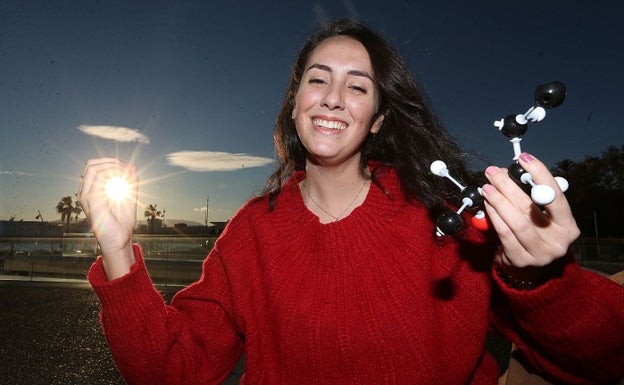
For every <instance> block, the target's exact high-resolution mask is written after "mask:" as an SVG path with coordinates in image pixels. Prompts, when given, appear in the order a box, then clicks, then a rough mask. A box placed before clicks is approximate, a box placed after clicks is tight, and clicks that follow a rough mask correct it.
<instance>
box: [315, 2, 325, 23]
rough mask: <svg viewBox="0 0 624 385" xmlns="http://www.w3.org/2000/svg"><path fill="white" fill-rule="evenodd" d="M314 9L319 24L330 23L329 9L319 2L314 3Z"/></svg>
mask: <svg viewBox="0 0 624 385" xmlns="http://www.w3.org/2000/svg"><path fill="white" fill-rule="evenodd" d="M312 10H313V11H314V15H315V17H316V22H317V23H318V25H325V24H327V23H329V16H327V11H326V10H325V8H323V6H322V5H320V4H319V3H314V5H312Z"/></svg>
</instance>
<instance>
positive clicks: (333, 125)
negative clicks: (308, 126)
mask: <svg viewBox="0 0 624 385" xmlns="http://www.w3.org/2000/svg"><path fill="white" fill-rule="evenodd" d="M312 123H313V124H314V125H315V126H319V127H321V128H324V129H327V130H337V131H342V130H344V129H346V128H347V124H346V123H344V122H339V121H336V120H325V119H319V118H315V119H312Z"/></svg>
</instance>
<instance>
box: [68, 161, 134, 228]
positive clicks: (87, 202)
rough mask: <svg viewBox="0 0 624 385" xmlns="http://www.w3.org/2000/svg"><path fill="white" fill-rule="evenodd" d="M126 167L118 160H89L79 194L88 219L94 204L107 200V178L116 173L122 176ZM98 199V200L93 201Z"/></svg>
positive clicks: (82, 176) (79, 199)
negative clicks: (105, 191) (105, 194)
mask: <svg viewBox="0 0 624 385" xmlns="http://www.w3.org/2000/svg"><path fill="white" fill-rule="evenodd" d="M124 169H125V166H124V165H123V164H122V163H121V162H120V161H119V160H118V159H116V158H99V159H89V160H88V161H87V163H86V165H85V168H84V170H83V173H82V175H81V184H80V188H79V192H78V201H79V202H80V204H81V206H82V207H83V209H84V211H85V215H86V216H87V217H89V216H90V213H91V211H92V210H91V208H92V204H93V202H98V201H100V200H102V199H104V198H105V196H104V195H103V193H104V190H105V187H104V186H105V183H106V180H107V178H110V176H111V175H112V174H111V172H112V170H115V171H114V173H116V174H121V173H123V170H124ZM92 198H96V199H92Z"/></svg>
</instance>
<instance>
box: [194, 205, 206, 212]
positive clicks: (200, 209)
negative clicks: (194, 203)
mask: <svg viewBox="0 0 624 385" xmlns="http://www.w3.org/2000/svg"><path fill="white" fill-rule="evenodd" d="M206 210H208V207H206V206H204V207H194V208H193V211H206Z"/></svg>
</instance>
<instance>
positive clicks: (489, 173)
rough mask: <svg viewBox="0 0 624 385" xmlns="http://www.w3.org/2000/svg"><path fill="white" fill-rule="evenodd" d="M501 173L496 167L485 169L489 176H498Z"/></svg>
mask: <svg viewBox="0 0 624 385" xmlns="http://www.w3.org/2000/svg"><path fill="white" fill-rule="evenodd" d="M499 172H500V168H498V167H496V166H488V168H486V169H485V173H486V174H487V175H495V174H498V173H499Z"/></svg>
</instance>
